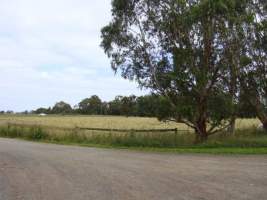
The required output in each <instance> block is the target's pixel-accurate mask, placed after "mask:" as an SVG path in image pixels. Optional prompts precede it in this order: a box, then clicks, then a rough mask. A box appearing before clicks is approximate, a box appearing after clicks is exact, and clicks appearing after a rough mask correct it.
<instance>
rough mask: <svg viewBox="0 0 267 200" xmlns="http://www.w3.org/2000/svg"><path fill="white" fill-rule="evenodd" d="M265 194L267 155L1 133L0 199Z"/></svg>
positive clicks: (195, 199)
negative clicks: (139, 148)
mask: <svg viewBox="0 0 267 200" xmlns="http://www.w3.org/2000/svg"><path fill="white" fill-rule="evenodd" d="M39 199H40V200H88V199H92V200H98V199H100V200H101V199H107V200H112V199H114V200H117V199H118V200H120V199H121V200H128V199H137V200H142V199H152V200H157V199H160V200H172V199H177V200H180V199H184V200H205V199H210V200H221V199H225V200H231V199H233V200H241V199H251V200H255V199H257V200H265V199H267V156H264V155H262V156H229V155H228V156H219V155H193V154H167V153H164V154H163V153H162V154H161V153H145V152H136V151H128V150H110V149H98V148H83V147H73V146H60V145H53V144H40V143H32V142H25V141H19V140H11V139H0V200H39Z"/></svg>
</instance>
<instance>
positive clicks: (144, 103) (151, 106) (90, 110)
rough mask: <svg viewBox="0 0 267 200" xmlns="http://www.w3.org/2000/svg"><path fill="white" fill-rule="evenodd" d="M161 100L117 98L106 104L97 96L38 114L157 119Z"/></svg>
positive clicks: (45, 109) (130, 97)
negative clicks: (73, 104) (74, 104)
mask: <svg viewBox="0 0 267 200" xmlns="http://www.w3.org/2000/svg"><path fill="white" fill-rule="evenodd" d="M159 101H160V98H159V97H158V96H156V95H146V96H141V97H136V96H134V95H131V96H116V97H115V99H114V100H112V101H109V102H105V101H102V100H101V99H100V98H99V97H98V96H97V95H93V96H91V97H90V98H85V99H83V100H82V101H81V102H79V103H78V105H76V106H74V107H73V108H72V107H71V105H70V104H68V103H66V102H63V101H60V102H58V103H56V104H55V105H54V106H53V107H52V108H51V107H49V108H38V109H37V110H35V111H34V113H36V114H41V113H44V114H84V115H123V116H147V117H156V116H157V113H158V112H159V109H158V108H159V106H158V105H159V104H160V103H159Z"/></svg>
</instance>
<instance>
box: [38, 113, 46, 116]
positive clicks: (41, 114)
mask: <svg viewBox="0 0 267 200" xmlns="http://www.w3.org/2000/svg"><path fill="white" fill-rule="evenodd" d="M46 115H47V114H45V113H40V114H39V116H41V117H43V116H46Z"/></svg>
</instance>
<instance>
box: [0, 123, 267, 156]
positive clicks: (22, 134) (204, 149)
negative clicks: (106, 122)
mask: <svg viewBox="0 0 267 200" xmlns="http://www.w3.org/2000/svg"><path fill="white" fill-rule="evenodd" d="M0 137H6V138H20V139H24V140H30V141H38V142H47V143H55V144H64V145H79V146H87V147H101V148H120V149H125V148H126V149H132V150H141V151H153V152H155V151H156V152H174V153H211V154H267V135H266V133H263V132H259V131H257V130H256V129H247V130H243V131H241V130H239V131H237V132H236V134H235V135H234V136H229V135H227V134H225V133H222V134H218V135H215V136H213V137H211V138H210V139H209V140H208V141H207V142H206V143H203V144H199V145H193V141H194V135H193V134H188V133H187V134H174V133H144V134H140V133H125V134H116V133H105V134H99V133H95V132H94V133H90V134H88V133H86V132H81V131H77V130H76V129H73V130H68V131H67V130H65V131H64V132H63V133H61V134H54V131H53V130H47V129H44V128H42V127H40V126H31V127H29V126H14V125H12V126H10V125H7V126H1V127H0Z"/></svg>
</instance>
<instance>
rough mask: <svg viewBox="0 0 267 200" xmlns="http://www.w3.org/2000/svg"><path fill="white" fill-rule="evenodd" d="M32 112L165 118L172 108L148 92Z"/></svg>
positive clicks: (242, 108) (241, 111) (246, 112)
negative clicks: (142, 94) (146, 93)
mask: <svg viewBox="0 0 267 200" xmlns="http://www.w3.org/2000/svg"><path fill="white" fill-rule="evenodd" d="M236 107H237V108H238V109H237V111H238V112H237V116H238V117H243V118H250V117H255V116H256V112H255V110H253V107H252V106H249V105H247V104H246V103H242V102H238V104H237V105H236ZM33 112H34V113H36V114H41V113H44V114H83V115H121V116H140V117H157V118H159V119H165V116H166V115H170V114H171V112H172V110H171V105H170V104H169V102H168V101H166V99H165V98H164V97H163V96H159V95H156V94H150V95H145V96H139V97H137V96H135V95H131V96H116V97H115V99H114V100H112V101H109V102H106V101H102V100H101V99H100V98H99V97H98V96H97V95H93V96H91V97H89V98H85V99H83V100H82V101H81V102H79V103H78V105H76V106H74V107H71V105H70V104H68V103H66V102H64V101H60V102H58V103H56V104H55V105H54V106H53V107H52V108H51V107H49V108H38V109H37V110H35V111H33ZM29 113H30V112H29ZM23 114H25V112H24V113H23Z"/></svg>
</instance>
